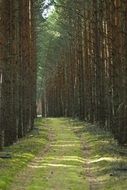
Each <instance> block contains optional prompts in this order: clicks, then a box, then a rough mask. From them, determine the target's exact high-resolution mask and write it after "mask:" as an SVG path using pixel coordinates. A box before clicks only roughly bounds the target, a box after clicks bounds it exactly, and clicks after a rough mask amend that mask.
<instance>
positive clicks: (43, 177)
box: [9, 119, 96, 190]
mask: <svg viewBox="0 0 127 190" xmlns="http://www.w3.org/2000/svg"><path fill="white" fill-rule="evenodd" d="M48 126H50V128H51V131H50V141H51V142H50V144H49V145H47V146H46V148H45V149H44V150H42V151H40V153H39V154H38V156H36V158H35V159H34V160H33V161H32V162H31V163H30V164H29V165H28V167H27V168H26V169H25V170H24V171H23V172H22V173H19V174H18V175H17V176H16V178H15V183H14V184H12V186H11V187H10V189H9V190H94V189H96V187H95V183H94V182H95V181H96V179H95V178H94V177H93V176H92V175H91V171H90V170H91V169H90V165H89V164H88V160H87V156H88V147H86V150H85V152H84V153H83V150H82V147H81V146H82V145H81V141H80V139H79V138H78V137H77V136H76V134H75V133H74V132H73V131H72V126H71V125H69V123H68V122H67V121H65V119H64V120H63V119H50V122H49V123H48ZM83 154H86V155H85V157H86V158H85V159H84V155H83ZM84 166H85V169H84Z"/></svg>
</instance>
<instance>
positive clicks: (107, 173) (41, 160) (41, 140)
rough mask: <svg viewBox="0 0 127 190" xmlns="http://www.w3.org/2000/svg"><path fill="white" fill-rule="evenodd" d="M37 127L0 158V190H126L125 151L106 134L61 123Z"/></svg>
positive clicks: (61, 120)
mask: <svg viewBox="0 0 127 190" xmlns="http://www.w3.org/2000/svg"><path fill="white" fill-rule="evenodd" d="M37 125H38V127H36V130H34V132H33V133H32V134H29V135H28V137H27V138H25V139H23V140H21V141H20V142H18V143H16V144H15V145H13V146H12V147H10V148H9V150H8V151H10V153H11V155H12V158H10V159H8V161H7V160H3V159H0V190H127V159H126V158H127V148H126V147H119V146H118V145H117V143H116V142H115V141H114V140H113V138H112V137H111V135H110V134H109V133H108V132H105V131H102V130H100V129H99V128H98V127H96V128H95V126H94V125H90V124H87V123H84V122H79V121H77V120H72V119H66V118H50V119H39V120H38V121H37ZM5 151H7V150H5ZM1 169H2V170H1Z"/></svg>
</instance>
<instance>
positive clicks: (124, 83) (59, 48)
mask: <svg viewBox="0 0 127 190" xmlns="http://www.w3.org/2000/svg"><path fill="white" fill-rule="evenodd" d="M55 8H56V12H57V14H58V15H57V17H56V25H58V26H59V27H58V29H57V31H56V33H58V36H57V38H54V40H52V41H50V43H49V44H50V47H52V48H49V49H48V50H47V53H46V60H45V65H50V69H49V71H48V72H47V75H46V77H45V88H44V90H43V96H42V112H43V114H45V115H47V116H73V117H78V118H80V119H82V120H85V121H87V122H91V123H97V124H99V126H101V127H102V128H104V129H106V130H107V129H108V130H110V131H111V132H112V133H113V135H114V137H115V138H116V139H117V140H118V142H119V143H120V144H125V143H127V3H126V1H125V0H87V1H83V0H74V1H69V0H66V1H64V2H63V1H61V0H59V1H57V2H55ZM52 52H53V53H52ZM49 63H50V64H49ZM53 63H54V65H52V64H53Z"/></svg>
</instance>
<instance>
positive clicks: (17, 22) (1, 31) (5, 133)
mask: <svg viewBox="0 0 127 190" xmlns="http://www.w3.org/2000/svg"><path fill="white" fill-rule="evenodd" d="M34 12H35V10H34V1H33V0H20V1H17V0H6V1H5V0H1V1H0V147H1V148H2V147H3V146H6V145H10V144H12V143H13V142H15V141H16V140H17V139H18V138H20V137H23V136H24V135H25V134H26V133H27V132H28V131H29V130H30V129H32V128H33V122H34V118H35V101H36V61H35V59H36V51H35V49H36V47H35V13H34Z"/></svg>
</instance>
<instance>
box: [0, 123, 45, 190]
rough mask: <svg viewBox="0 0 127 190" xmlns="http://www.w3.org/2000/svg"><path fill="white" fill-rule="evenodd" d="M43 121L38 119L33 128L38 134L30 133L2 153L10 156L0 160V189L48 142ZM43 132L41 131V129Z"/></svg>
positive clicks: (7, 184)
mask: <svg viewBox="0 0 127 190" xmlns="http://www.w3.org/2000/svg"><path fill="white" fill-rule="evenodd" d="M43 121H44V120H42V119H38V120H36V122H35V126H37V127H38V130H39V133H38V134H36V133H35V131H34V130H33V131H31V132H30V133H29V134H28V135H27V136H26V137H25V138H23V139H21V140H20V141H18V142H17V143H15V144H14V145H13V146H10V147H6V148H5V149H4V150H3V151H4V152H5V153H9V154H11V156H12V158H10V159H0V189H1V190H4V189H7V188H8V187H9V185H10V184H11V183H12V182H13V180H14V176H16V175H17V173H18V172H19V171H21V170H22V169H23V168H24V167H26V166H27V164H28V163H29V162H30V161H31V160H32V159H33V158H34V157H35V156H36V154H37V153H38V152H39V150H40V149H42V148H43V147H44V146H45V145H46V143H47V140H48V129H47V128H46V127H45V126H44V122H43ZM42 128H43V129H44V130H41V129H42Z"/></svg>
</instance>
